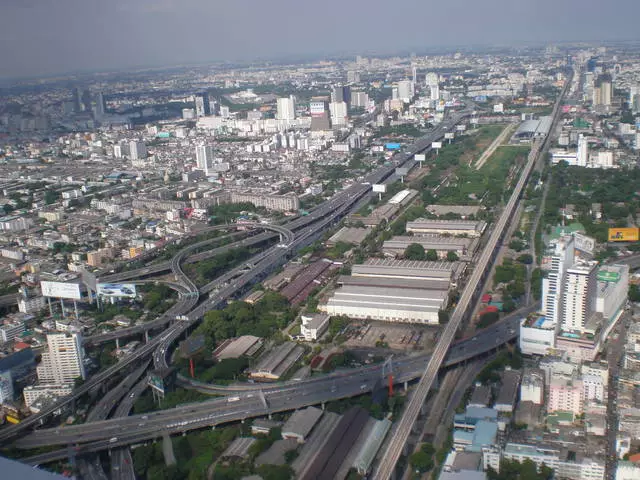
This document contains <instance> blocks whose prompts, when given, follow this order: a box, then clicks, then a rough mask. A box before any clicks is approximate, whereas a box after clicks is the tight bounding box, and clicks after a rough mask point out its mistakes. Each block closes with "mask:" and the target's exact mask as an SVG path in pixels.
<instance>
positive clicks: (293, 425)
mask: <svg viewBox="0 0 640 480" xmlns="http://www.w3.org/2000/svg"><path fill="white" fill-rule="evenodd" d="M322 413H323V412H322V410H320V409H319V408H316V407H307V408H303V409H302V410H296V411H295V412H293V415H291V417H289V420H287V422H286V423H285V424H284V425H283V426H282V438H283V439H284V440H286V439H288V438H293V439H295V440H296V441H297V442H298V443H304V442H305V440H306V439H307V437H308V436H309V434H310V433H311V430H313V427H315V425H316V423H318V421H319V420H320V417H322Z"/></svg>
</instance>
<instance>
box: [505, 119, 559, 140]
mask: <svg viewBox="0 0 640 480" xmlns="http://www.w3.org/2000/svg"><path fill="white" fill-rule="evenodd" d="M552 120H553V119H552V117H550V116H546V117H541V118H540V119H538V120H525V121H524V122H522V123H521V124H520V125H519V126H518V129H517V130H516V133H514V134H513V137H512V139H513V140H514V141H517V142H520V143H524V142H530V141H532V140H534V139H536V138H543V137H546V136H547V135H548V134H549V130H551V124H552Z"/></svg>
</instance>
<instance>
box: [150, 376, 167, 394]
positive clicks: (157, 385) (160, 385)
mask: <svg viewBox="0 0 640 480" xmlns="http://www.w3.org/2000/svg"><path fill="white" fill-rule="evenodd" d="M147 384H148V385H149V386H150V387H151V388H152V389H153V390H155V391H156V392H158V393H159V394H160V395H164V379H163V378H162V377H161V376H160V375H158V374H157V373H150V374H149V377H148V378H147Z"/></svg>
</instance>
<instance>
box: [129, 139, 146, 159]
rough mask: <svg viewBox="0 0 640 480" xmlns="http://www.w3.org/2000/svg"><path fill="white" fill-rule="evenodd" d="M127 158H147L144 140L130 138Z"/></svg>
mask: <svg viewBox="0 0 640 480" xmlns="http://www.w3.org/2000/svg"><path fill="white" fill-rule="evenodd" d="M129 158H130V159H131V160H140V159H142V158H147V147H146V146H145V144H144V142H140V141H138V140H132V141H131V142H130V143H129Z"/></svg>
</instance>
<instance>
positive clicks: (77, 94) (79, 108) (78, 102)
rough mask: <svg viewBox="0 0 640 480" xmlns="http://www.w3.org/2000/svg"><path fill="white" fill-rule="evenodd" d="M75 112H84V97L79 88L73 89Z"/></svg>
mask: <svg viewBox="0 0 640 480" xmlns="http://www.w3.org/2000/svg"><path fill="white" fill-rule="evenodd" d="M73 111H74V112H76V113H80V112H81V111H82V96H81V94H80V89H79V88H77V87H76V88H74V89H73Z"/></svg>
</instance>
